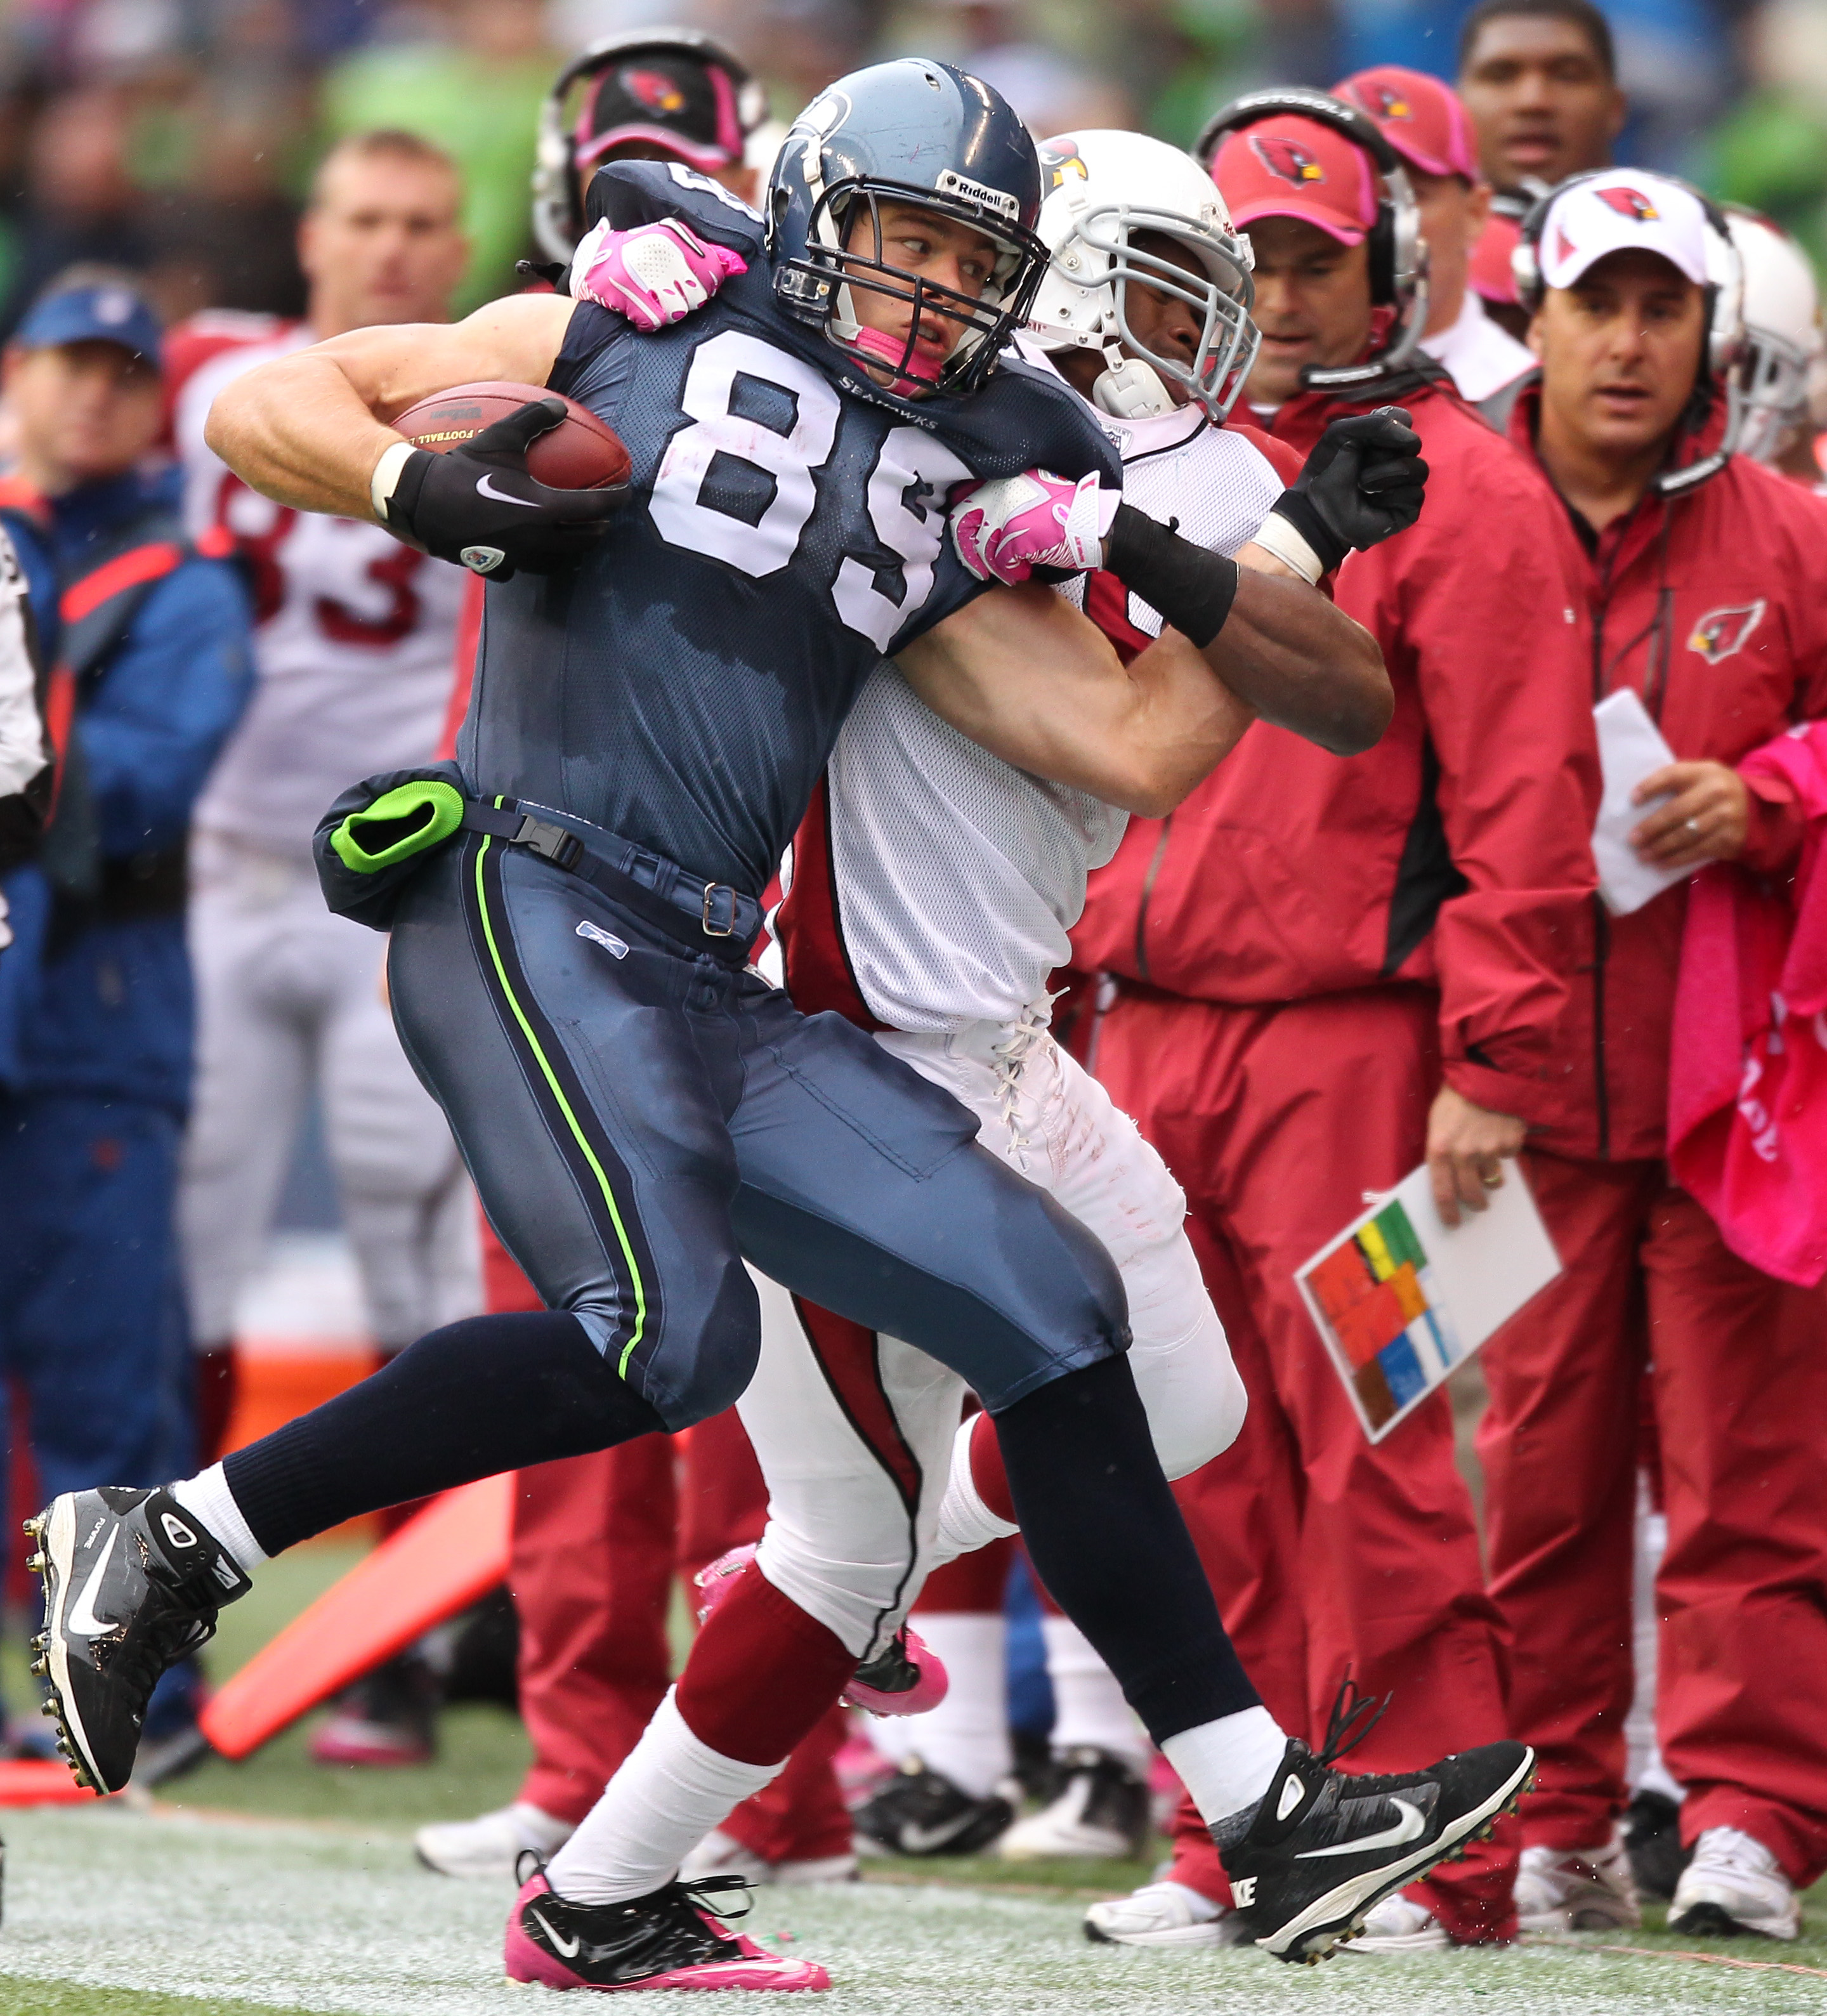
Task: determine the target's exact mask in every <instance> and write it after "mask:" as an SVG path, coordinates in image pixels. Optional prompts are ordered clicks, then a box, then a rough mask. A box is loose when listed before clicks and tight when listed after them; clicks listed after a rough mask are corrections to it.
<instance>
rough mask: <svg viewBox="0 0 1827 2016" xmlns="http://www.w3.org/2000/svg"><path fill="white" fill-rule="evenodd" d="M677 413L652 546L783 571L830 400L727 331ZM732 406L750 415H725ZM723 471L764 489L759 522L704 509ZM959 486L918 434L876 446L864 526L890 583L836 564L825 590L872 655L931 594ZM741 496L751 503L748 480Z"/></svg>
mask: <svg viewBox="0 0 1827 2016" xmlns="http://www.w3.org/2000/svg"><path fill="white" fill-rule="evenodd" d="M739 404H740V405H748V406H749V407H750V408H751V411H750V412H748V413H744V412H737V411H736V410H733V409H735V408H736V407H737V405H739ZM679 407H680V409H681V410H682V411H683V412H684V413H685V415H686V417H687V418H688V419H690V420H691V421H693V422H694V425H692V426H690V427H683V428H681V429H680V430H679V432H678V433H677V434H675V435H674V436H673V437H672V440H671V441H669V442H668V444H667V447H666V453H665V458H664V459H662V461H661V464H660V468H659V472H658V474H657V475H656V476H655V477H654V490H653V497H652V501H651V504H650V510H651V513H652V516H653V520H654V526H655V527H656V529H657V530H658V532H659V534H660V536H661V538H663V539H665V541H666V542H667V543H668V545H674V546H682V547H683V548H684V549H686V551H687V552H690V553H704V554H706V555H708V556H709V557H711V558H712V559H713V560H723V561H725V562H726V563H727V564H729V565H730V566H731V567H737V568H738V569H740V570H741V572H743V573H744V574H750V575H752V576H754V577H755V578H757V579H759V578H761V577H762V575H764V574H774V573H777V571H779V570H780V568H782V567H785V566H786V565H787V563H788V562H789V561H790V560H791V559H792V557H793V555H794V553H795V551H796V550H797V549H798V545H799V541H800V537H801V535H802V533H803V532H804V531H805V527H806V525H807V524H808V522H809V520H810V519H811V517H812V514H813V510H814V509H815V508H816V506H817V503H818V493H817V491H816V489H815V488H813V480H812V477H813V470H816V469H820V468H822V467H823V466H824V464H825V463H826V462H827V459H829V458H830V455H831V450H832V448H833V447H834V445H835V444H836V441H837V437H838V415H839V413H840V412H841V402H840V401H839V399H838V394H837V393H836V392H835V391H834V390H833V389H832V387H831V385H830V384H829V383H828V382H827V380H825V379H823V378H822V377H821V376H820V375H819V373H817V372H816V370H814V369H813V367H812V365H809V364H808V363H805V362H803V361H802V359H801V358H797V357H794V356H791V355H789V354H788V353H787V351H784V350H777V349H776V348H775V347H774V346H773V344H771V343H764V342H763V341H762V340H761V338H760V337H755V336H751V335H749V334H748V333H747V332H746V331H744V330H741V329H725V330H723V331H722V332H721V333H719V334H718V335H716V336H713V337H711V338H710V339H709V340H708V341H707V342H705V343H703V344H701V345H700V346H699V347H698V348H697V351H695V352H694V355H693V357H692V360H691V365H690V369H688V370H687V372H686V377H685V386H684V389H683V391H682V392H681V393H680V394H679ZM730 463H736V464H740V465H743V466H744V467H745V468H746V469H747V470H752V471H758V472H759V473H760V474H761V475H762V477H766V478H768V479H770V480H771V482H772V486H773V488H772V495H768V496H766V502H761V498H760V494H759V492H758V493H756V494H755V502H761V508H760V509H759V511H755V510H753V509H749V508H746V507H744V506H737V505H734V504H733V502H732V504H728V505H719V503H717V502H714V501H712V502H707V501H706V497H705V491H706V489H707V488H710V489H712V491H713V492H714V491H716V490H717V489H719V488H723V487H724V481H725V479H729V478H732V477H734V476H735V472H734V471H732V470H730V469H729V468H728V467H727V465H729V464H730ZM719 465H723V466H721V467H720V466H719ZM970 474H971V471H970V470H969V469H968V467H966V466H965V465H964V463H962V462H960V460H959V459H958V458H957V456H956V455H953V453H952V452H951V451H950V449H949V448H946V447H944V446H943V445H942V444H941V443H939V442H938V441H935V440H934V439H933V438H932V436H931V435H930V434H927V433H925V432H924V430H921V428H919V427H892V428H890V429H889V430H888V434H886V435H885V437H884V438H883V441H882V445H881V451H880V452H879V453H878V455H877V458H876V463H875V466H874V468H873V469H872V470H870V476H869V485H868V510H869V520H870V526H871V527H872V528H873V530H874V533H875V536H876V538H877V540H879V541H880V542H881V546H882V547H883V548H885V549H887V550H888V552H890V553H892V554H894V555H895V558H896V559H897V560H899V563H900V567H899V580H898V581H897V580H896V579H895V573H894V571H892V570H884V569H882V568H881V565H880V563H879V562H878V563H875V564H871V563H869V562H868V561H867V560H862V559H858V558H856V557H855V556H851V555H846V556H845V558H844V560H843V561H842V563H841V565H840V566H839V567H838V576H837V579H836V580H835V581H834V582H833V583H832V586H831V594H832V599H834V602H835V603H836V604H837V607H838V614H839V615H840V616H841V617H842V619H843V621H844V622H845V624H846V625H848V626H849V628H851V629H852V630H856V631H859V632H861V633H862V634H863V635H864V636H865V637H867V638H868V639H870V642H871V643H874V646H876V648H877V650H886V649H887V648H888V641H889V639H891V638H892V636H893V635H894V634H895V632H896V631H897V630H899V628H901V627H902V626H903V625H904V624H906V622H907V621H910V619H911V618H912V617H914V615H915V614H917V611H918V610H920V608H921V606H922V605H923V604H924V602H925V600H926V598H927V596H928V595H930V594H931V593H932V577H933V563H934V562H935V560H937V559H938V558H939V542H940V540H941V539H942V538H943V536H944V533H945V508H944V499H945V494H946V490H947V489H948V488H950V485H951V484H954V483H962V482H964V481H966V480H967V479H968V477H969V476H970ZM738 481H740V479H738ZM742 487H743V488H744V490H745V491H751V492H752V491H755V485H754V484H753V479H752V477H751V478H748V480H747V481H746V482H744V483H743V484H742ZM762 488H763V489H764V490H765V486H762ZM910 495H925V496H926V497H928V499H931V500H932V505H931V508H929V509H926V510H924V511H921V510H919V509H916V508H914V506H912V505H910V503H909V502H908V499H909V496H910ZM885 582H886V584H887V585H885ZM897 589H898V590H899V592H896V590H897Z"/></svg>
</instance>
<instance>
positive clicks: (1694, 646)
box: [1688, 598, 1769, 665]
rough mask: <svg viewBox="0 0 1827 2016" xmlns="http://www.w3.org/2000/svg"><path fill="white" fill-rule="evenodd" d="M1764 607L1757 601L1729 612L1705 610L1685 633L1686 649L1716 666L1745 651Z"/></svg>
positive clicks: (1761, 618) (1742, 604) (1738, 606)
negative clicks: (1686, 639)
mask: <svg viewBox="0 0 1827 2016" xmlns="http://www.w3.org/2000/svg"><path fill="white" fill-rule="evenodd" d="M1768 607H1769V605H1768V603H1766V602H1764V600H1763V599H1761V598H1760V599H1758V600H1757V601H1756V602H1741V603H1735V604H1734V605H1733V606H1732V607H1731V608H1729V609H1710V610H1707V612H1706V614H1705V615H1704V616H1703V617H1700V618H1699V620H1698V621H1696V622H1695V625H1694V627H1693V628H1692V630H1691V631H1690V632H1688V650H1690V651H1695V652H1698V653H1699V655H1700V656H1701V657H1703V658H1704V659H1705V660H1706V662H1707V664H1710V665H1717V664H1718V663H1719V662H1720V661H1721V659H1723V658H1729V657H1732V656H1733V655H1734V654H1735V653H1737V652H1739V651H1742V650H1743V649H1744V648H1745V646H1746V644H1748V643H1750V640H1751V632H1753V630H1755V629H1756V628H1757V625H1759V624H1760V623H1761V622H1762V621H1763V620H1764V610H1765V609H1767V608H1768Z"/></svg>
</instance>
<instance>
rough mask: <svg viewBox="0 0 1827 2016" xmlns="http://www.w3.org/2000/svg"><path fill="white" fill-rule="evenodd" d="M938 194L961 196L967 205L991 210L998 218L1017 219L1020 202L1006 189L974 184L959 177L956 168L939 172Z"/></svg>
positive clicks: (965, 176)
mask: <svg viewBox="0 0 1827 2016" xmlns="http://www.w3.org/2000/svg"><path fill="white" fill-rule="evenodd" d="M938 186H939V194H940V195H941V196H962V197H963V198H964V200H965V201H966V202H967V203H976V204H978V205H979V206H980V207H982V208H983V209H985V210H993V211H995V212H996V215H997V216H998V217H1019V216H1020V215H1021V214H1022V200H1021V198H1020V197H1019V196H1011V194H1010V193H1009V192H1008V191H1007V189H992V188H991V187H990V186H989V184H988V183H987V182H973V181H972V180H971V178H970V177H969V176H968V175H960V174H959V173H958V171H957V169H956V168H943V169H942V170H941V171H939V185H938Z"/></svg>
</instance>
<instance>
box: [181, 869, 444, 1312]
mask: <svg viewBox="0 0 1827 2016" xmlns="http://www.w3.org/2000/svg"><path fill="white" fill-rule="evenodd" d="M192 864H193V866H192V873H193V893H192V896H191V901H190V915H189V937H190V953H191V959H192V963H193V966H194V967H195V969H196V996H197V1072H196V1096H195V1100H194V1103H193V1109H192V1116H191V1121H190V1129H189V1135H188V1136H187V1138H186V1144H185V1152H184V1171H183V1180H182V1190H181V1192H180V1195H179V1201H178V1222H179V1228H180V1230H181V1233H182V1239H183V1244H184V1262H185V1272H186V1286H187V1289H188V1292H189V1300H190V1320H191V1330H192V1334H193V1336H194V1337H195V1338H196V1341H197V1343H198V1345H200V1346H210V1345H218V1344H221V1343H222V1342H224V1341H226V1340H227V1339H228V1338H229V1337H231V1336H232V1334H233V1331H234V1321H235V1303H236V1297H237V1296H238V1295H239V1294H240V1291H241V1288H242V1287H243V1283H245V1282H246V1280H247V1277H248V1276H249V1274H250V1273H251V1272H252V1271H253V1269H254V1267H255V1265H257V1264H258V1262H259V1259H260V1257H261V1251H262V1249H263V1247H264V1246H265V1240H266V1237H267V1234H268V1230H269V1229H270V1228H271V1226H272V1216H273V1211H274V1210H275V1208H276V1206H277V1204H278V1202H279V1191H280V1188H281V1186H282V1185H283V1183H284V1181H285V1177H286V1170H287V1168H289V1166H290V1161H291V1154H292V1147H293V1143H294V1139H295V1138H296V1136H297V1130H298V1125H299V1122H300V1121H301V1118H302V1117H303V1114H304V1107H305V1102H306V1100H307V1098H308V1096H309V1094H310V1093H311V1091H312V1088H313V1087H315V1089H316V1092H317V1094H318V1097H319V1101H320V1103H321V1106H322V1109H323V1120H324V1131H325V1135H326V1143H327V1146H328V1148H329V1151H330V1164H331V1166H332V1168H333V1169H334V1170H335V1172H336V1177H337V1189H338V1191H339V1193H340V1195H341V1202H342V1209H343V1219H344V1225H345V1226H347V1228H348V1234H349V1239H350V1242H351V1244H352V1245H353V1246H354V1247H355V1258H356V1261H357V1263H358V1265H359V1268H360V1270H361V1275H362V1287H363V1289H364V1291H365V1293H366V1298H367V1303H368V1310H369V1322H370V1323H371V1325H372V1327H373V1334H374V1337H375V1339H376V1341H377V1342H378V1343H379V1344H380V1347H381V1348H382V1349H383V1350H386V1351H397V1350H398V1349H400V1348H402V1346H404V1345H408V1344H409V1343H411V1342H412V1341H413V1338H415V1337H419V1336H420V1335H422V1334H423V1333H424V1332H425V1331H427V1330H434V1329H436V1328H437V1327H438V1325H439V1324H441V1323H450V1322H452V1321H454V1320H455V1319H456V1318H458V1317H459V1316H470V1315H473V1314H474V1312H475V1311H476V1310H477V1309H479V1308H480V1307H481V1289H480V1283H479V1279H478V1273H477V1243H476V1215H475V1204H474V1193H473V1192H472V1191H471V1190H470V1182H469V1178H468V1175H467V1173H466V1172H465V1171H464V1168H463V1163H462V1161H461V1159H460V1158H459V1156H458V1154H457V1150H456V1143H455V1142H454V1141H452V1139H451V1134H450V1129H449V1126H448V1125H446V1124H445V1118H444V1115H443V1114H442V1112H441V1111H440V1110H439V1109H438V1104H437V1103H436V1101H435V1100H433V1098H432V1097H431V1094H430V1093H428V1092H427V1091H426V1089H425V1088H424V1087H423V1085H420V1082H419V1081H418V1078H416V1075H414V1073H413V1067H412V1066H411V1065H410V1064H408V1063H407V1061H406V1057H405V1052H404V1051H403V1050H402V1049H401V1048H400V1044H399V1039H398V1036H396V1035H395V1033H394V1027H393V1017H392V1015H391V1013H390V1012H389V1010H388V1009H387V1004H386V1001H385V999H384V995H383V992H382V985H381V967H382V962H383V960H384V958H385V956H386V952H387V941H386V939H385V938H384V937H382V936H381V935H380V933H378V932H376V931H369V930H368V929H367V928H366V926H364V925H361V924H357V923H351V922H350V921H349V920H348V918H346V917H338V916H333V914H332V913H330V911H328V910H326V909H325V908H324V905H323V895H322V893H321V891H319V888H318V886H317V877H316V873H315V870H314V869H312V866H311V865H310V864H309V862H292V861H286V860H280V859H276V858H275V857H274V856H272V855H267V854H261V853H259V852H257V851H254V850H253V849H251V848H246V847H243V846H241V845H240V844H236V843H235V842H232V841H229V840H227V839H225V837H222V836H221V835H219V834H214V833H199V834H197V835H196V837H195V840H194V844H193V851H192Z"/></svg>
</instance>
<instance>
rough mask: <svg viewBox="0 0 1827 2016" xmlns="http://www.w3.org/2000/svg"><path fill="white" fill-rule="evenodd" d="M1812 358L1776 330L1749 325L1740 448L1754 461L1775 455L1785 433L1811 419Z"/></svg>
mask: <svg viewBox="0 0 1827 2016" xmlns="http://www.w3.org/2000/svg"><path fill="white" fill-rule="evenodd" d="M1811 361H1812V360H1811V358H1809V357H1808V356H1807V355H1806V354H1804V352H1803V351H1800V350H1799V349H1797V348H1796V346H1795V344H1793V343H1790V342H1788V341H1786V340H1785V339H1784V338H1783V337H1780V336H1778V335H1777V334H1776V333H1775V332H1774V331H1773V330H1771V329H1746V332H1745V347H1744V354H1743V356H1742V358H1741V359H1740V361H1739V383H1740V384H1741V386H1742V387H1743V391H1744V401H1745V423H1744V427H1743V430H1742V432H1741V433H1740V434H1739V439H1738V450H1739V454H1741V455H1750V457H1751V459H1752V460H1753V461H1754V462H1771V461H1774V460H1775V457H1776V456H1777V455H1778V453H1779V452H1780V451H1781V449H1782V446H1783V444H1784V441H1785V439H1786V437H1787V436H1788V435H1789V434H1791V433H1792V432H1793V430H1796V428H1798V427H1807V425H1808V424H1809V410H1808V406H1809V402H1808V379H1809V368H1810V365H1811Z"/></svg>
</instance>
